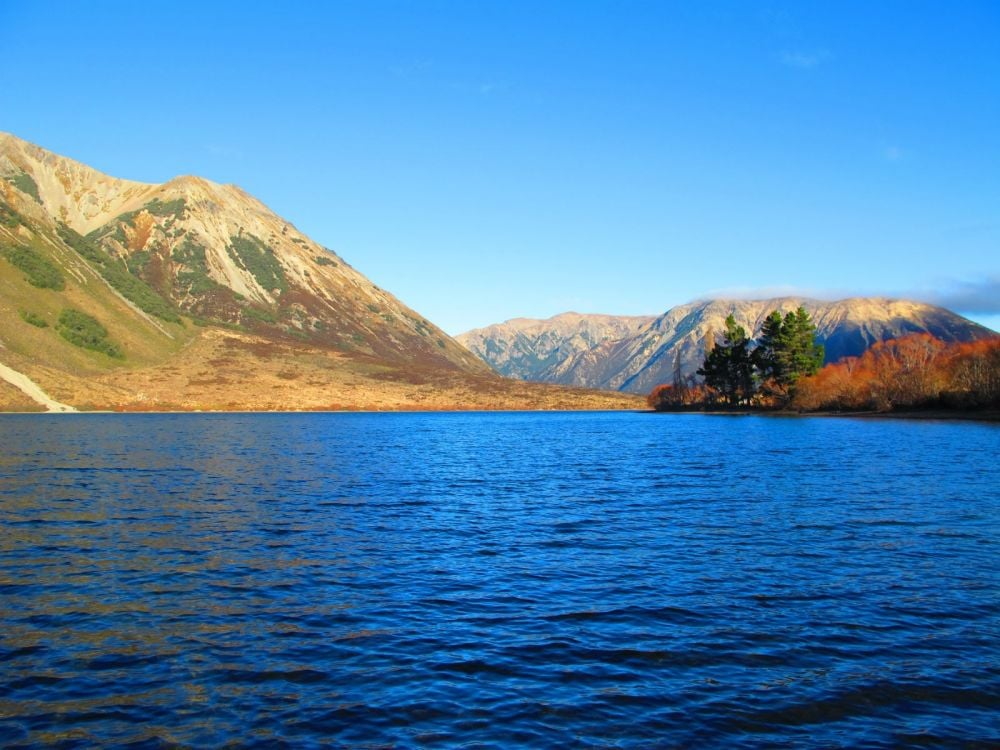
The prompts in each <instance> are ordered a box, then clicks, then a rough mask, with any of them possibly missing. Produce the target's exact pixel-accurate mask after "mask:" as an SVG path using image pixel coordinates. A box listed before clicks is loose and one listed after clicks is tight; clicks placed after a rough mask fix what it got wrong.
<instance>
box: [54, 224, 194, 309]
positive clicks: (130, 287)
mask: <svg viewBox="0 0 1000 750" xmlns="http://www.w3.org/2000/svg"><path fill="white" fill-rule="evenodd" d="M58 231H59V236H60V237H61V238H62V240H63V242H65V243H66V244H67V245H69V246H70V247H71V248H73V249H74V250H76V251H77V252H78V253H79V254H80V255H82V256H83V257H84V258H85V259H86V260H87V261H89V262H90V264H91V265H92V266H93V267H94V268H96V269H97V271H98V273H100V274H101V276H103V277H104V278H105V279H106V280H107V282H108V283H109V284H111V286H112V287H114V288H115V289H116V290H118V291H119V292H120V293H121V295H122V296H123V297H125V299H127V300H129V301H130V302H132V303H133V304H135V306H136V307H138V308H139V309H140V310H142V311H143V312H147V313H149V314H150V315H155V316H156V317H158V318H161V319H162V320H166V321H169V322H171V323H180V322H181V317H180V315H178V314H177V312H176V310H174V308H173V307H172V306H171V304H170V303H169V302H167V300H165V299H164V298H163V297H161V296H160V295H159V294H157V293H156V292H155V291H154V290H153V288H152V287H150V286H149V285H148V284H147V283H146V282H144V281H143V280H142V279H140V278H139V277H137V276H133V275H132V274H131V273H129V271H128V269H126V267H125V265H124V263H122V261H120V260H117V259H116V258H113V257H112V256H111V255H110V254H109V253H108V252H106V251H105V250H104V249H103V248H101V247H99V246H98V245H97V244H96V243H95V242H93V241H92V240H90V239H88V238H87V237H84V236H82V235H81V234H79V233H78V232H76V231H74V230H73V229H72V228H70V227H68V226H66V225H65V224H59V228H58Z"/></svg>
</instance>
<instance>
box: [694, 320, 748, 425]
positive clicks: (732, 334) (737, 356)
mask: <svg viewBox="0 0 1000 750" xmlns="http://www.w3.org/2000/svg"><path fill="white" fill-rule="evenodd" d="M698 374H699V375H701V376H702V377H704V378H705V383H706V384H707V385H709V386H710V387H712V388H715V389H716V390H718V391H719V392H720V393H721V394H722V397H723V399H724V400H725V401H726V403H728V404H730V405H732V406H735V405H736V404H739V403H741V402H744V401H747V400H749V399H750V397H751V396H753V394H754V392H755V390H756V389H755V387H754V368H753V361H752V359H751V356H750V339H748V338H747V333H746V330H745V329H744V328H743V326H740V325H737V324H736V319H735V318H734V317H733V316H732V315H730V316H729V317H727V318H726V331H725V333H724V334H723V336H722V341H721V342H720V343H718V344H716V346H715V347H714V348H713V349H712V350H711V351H709V352H708V356H706V357H705V363H704V364H703V365H702V366H701V368H700V369H699V370H698Z"/></svg>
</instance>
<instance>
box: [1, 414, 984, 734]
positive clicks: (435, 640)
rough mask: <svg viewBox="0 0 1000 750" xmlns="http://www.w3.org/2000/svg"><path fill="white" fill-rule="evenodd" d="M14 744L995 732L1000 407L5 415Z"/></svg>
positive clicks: (5, 727) (5, 638) (4, 562)
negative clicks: (833, 411)
mask: <svg viewBox="0 0 1000 750" xmlns="http://www.w3.org/2000/svg"><path fill="white" fill-rule="evenodd" d="M0 441H2V442H0V444H2V446H3V450H2V455H0V528H2V538H0V597H2V598H0V685H2V691H0V745H3V746H5V747H8V748H16V747H28V746H38V745H51V746H60V747H89V746H93V745H94V744H100V745H103V746H116V745H128V746H129V747H136V748H141V747H173V746H192V747H206V748H211V747H218V746H220V745H224V744H226V743H227V742H232V743H236V744H239V745H240V746H260V747H275V746H278V747H280V746H282V745H285V746H289V747H310V746H318V745H323V744H327V743H328V744H332V745H334V746H338V747H365V748H369V747H417V746H420V747H452V746H455V745H465V746H468V747H484V748H485V747H496V748H509V747H553V748H554V747H583V748H589V747H593V748H605V747H623V748H633V747H636V748H638V747H677V746H680V747H693V748H705V747H719V748H734V747H736V748H738V747H772V746H776V745H784V746H797V747H805V746H809V747H899V746H914V747H918V746H936V747H941V746H945V747H947V746H954V747H968V746H983V747H985V746H989V745H994V744H996V743H1000V728H998V727H1000V724H998V720H997V717H998V709H1000V645H998V633H1000V564H998V563H1000V555H998V539H1000V462H998V456H1000V426H998V425H992V424H979V423H972V422H964V423H950V422H934V421H916V420H914V421H905V420H864V419H848V418H769V417H761V416H742V417H732V416H730V417H726V416H718V417H713V416H707V415H695V414H674V415H668V414H631V413H568V414H567V413H560V414H528V413H523V414H522V413H510V414H285V415H277V414H264V415H244V414H238V415H222V414H215V415H209V414H205V415H73V416H44V415H23V416H19V415H6V416H2V417H0Z"/></svg>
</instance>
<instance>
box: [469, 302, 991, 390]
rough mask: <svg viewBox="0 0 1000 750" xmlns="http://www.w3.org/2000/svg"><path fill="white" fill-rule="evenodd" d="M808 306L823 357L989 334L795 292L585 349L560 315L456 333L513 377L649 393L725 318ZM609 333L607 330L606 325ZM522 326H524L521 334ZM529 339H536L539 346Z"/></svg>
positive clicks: (967, 324) (908, 308) (749, 324)
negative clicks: (920, 336) (927, 338)
mask: <svg viewBox="0 0 1000 750" xmlns="http://www.w3.org/2000/svg"><path fill="white" fill-rule="evenodd" d="M800 304H801V305H803V306H804V307H805V308H806V309H807V310H809V312H810V314H811V315H812V318H813V321H814V322H815V323H816V326H817V337H818V339H819V340H820V341H821V342H822V343H823V344H824V345H825V346H826V358H827V361H836V360H837V359H840V358H841V357H845V356H856V355H858V354H860V353H861V352H863V351H864V350H865V349H867V348H868V347H869V346H870V345H871V344H873V343H875V342H876V341H881V340H885V339H889V338H897V337H899V336H902V335H906V334H908V333H920V332H927V333H930V334H932V335H934V336H936V337H938V338H940V339H942V340H944V341H973V340H977V339H982V338H987V337H990V336H993V335H995V334H994V333H993V332H992V331H990V330H989V329H987V328H985V327H983V326H980V325H978V324H976V323H973V322H972V321H970V320H967V319H966V318H963V317H961V316H959V315H956V314H955V313H952V312H950V311H948V310H945V309H943V308H940V307H935V306H933V305H927V304H923V303H920V302H911V301H906V300H891V299H884V298H852V299H845V300H838V301H836V302H823V301H820V300H812V299H805V298H797V297H783V298H778V299H768V300H702V301H698V302H692V303H690V304H686V305H679V306H677V307H674V308H671V309H670V310H668V311H667V312H665V313H664V314H663V315H661V316H659V317H656V318H651V319H645V320H646V321H647V322H645V323H644V324H643V323H641V322H640V321H642V320H643V319H642V318H617V319H616V318H613V317H610V316H578V315H574V317H575V318H589V317H594V318H597V319H599V320H601V321H610V320H618V321H621V322H620V326H621V327H622V328H627V327H628V326H629V325H637V326H638V327H637V328H636V329H635V330H632V331H631V332H626V333H625V334H624V335H622V336H620V337H617V338H615V337H614V336H613V335H609V336H608V337H607V338H604V339H603V340H600V341H596V342H595V343H594V344H593V345H591V346H589V347H585V346H579V345H578V344H580V341H579V339H576V340H575V341H576V344H577V345H574V344H571V343H569V341H567V343H566V344H565V345H564V344H563V337H566V338H567V339H568V340H572V335H571V334H568V333H567V329H566V326H565V325H564V324H563V321H562V320H561V318H563V316H556V317H555V318H551V319H550V320H542V321H539V320H525V319H518V320H513V321H508V322H507V323H501V324H498V325H494V326H489V327H487V328H482V329H478V330H475V331H469V332H468V333H463V334H461V335H459V336H458V337H457V338H458V340H459V341H460V342H462V343H463V344H465V345H466V346H468V347H469V348H470V349H471V350H472V351H473V352H475V353H476V354H477V355H479V356H480V357H482V358H483V360H484V361H485V362H487V363H489V364H490V365H491V366H492V367H494V368H496V369H497V370H498V371H501V372H504V374H507V375H510V376H511V377H518V378H522V379H526V380H538V381H541V382H548V383H560V384H565V385H575V386H582V387H588V388H601V389H614V390H619V391H624V392H629V393H648V392H649V391H650V390H652V388H653V387H654V386H655V385H657V384H659V383H669V382H671V381H672V380H673V375H674V367H675V364H676V363H678V362H679V364H680V369H681V373H682V374H683V375H684V376H685V377H686V376H692V375H694V372H695V370H697V369H698V367H699V366H700V365H701V363H702V361H703V360H704V357H705V344H706V341H708V340H711V339H713V337H715V336H717V335H721V332H722V331H723V330H725V319H726V316H728V315H730V314H732V315H734V316H735V318H736V321H737V322H738V323H739V324H740V325H742V326H743V327H744V328H746V329H747V331H752V332H753V335H755V336H756V335H757V334H758V333H759V332H760V327H761V324H762V323H763V321H764V319H765V318H766V317H767V315H768V314H769V313H770V312H771V311H772V310H781V311H782V312H787V311H789V310H794V309H795V308H796V307H798V306H799V305H800ZM607 330H608V331H611V330H613V328H612V327H611V325H610V324H608V328H607ZM527 332H530V334H529V333H527ZM535 342H538V344H537V348H536V344H535Z"/></svg>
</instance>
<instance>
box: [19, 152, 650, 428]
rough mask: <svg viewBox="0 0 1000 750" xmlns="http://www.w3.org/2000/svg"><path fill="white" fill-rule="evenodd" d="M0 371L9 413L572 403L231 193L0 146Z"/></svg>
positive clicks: (197, 182)
mask: <svg viewBox="0 0 1000 750" xmlns="http://www.w3.org/2000/svg"><path fill="white" fill-rule="evenodd" d="M0 364H3V365H5V366H6V367H7V368H10V369H11V370H13V371H14V372H15V373H18V377H17V378H14V377H9V378H5V379H4V383H3V386H2V387H0V410H2V409H4V408H23V407H26V406H27V404H26V403H25V398H26V391H25V389H24V388H14V387H13V386H11V385H8V383H10V382H13V381H14V380H18V382H22V383H23V382H24V381H23V380H21V379H20V376H23V377H24V378H28V380H29V381H30V382H31V383H33V384H35V385H36V386H37V387H39V388H42V389H43V390H44V391H45V392H46V393H47V394H49V395H50V396H51V397H53V398H54V399H56V400H57V401H59V402H62V403H64V404H68V405H71V406H82V407H84V408H148V409H157V408H182V409H187V408H206V409H210V408H222V409H225V408H233V409H237V408H249V409H258V408H268V409H297V408H338V407H339V408H382V407H385V408H407V407H426V408H444V407H459V408H461V407H473V408H476V407H479V408H494V407H508V408H517V407H530V408H545V406H546V405H550V404H555V403H563V404H564V405H569V404H571V403H572V402H573V401H574V397H573V396H570V395H567V394H566V393H565V392H562V391H559V389H545V390H538V389H534V390H533V389H531V388H528V389H525V388H524V386H523V384H521V385H518V384H511V383H507V382H506V381H503V380H502V379H501V378H499V377H498V376H497V375H496V374H495V373H493V372H492V371H491V370H490V369H489V368H488V367H487V366H486V365H485V364H484V363H483V362H482V361H481V360H480V359H479V358H477V357H475V356H474V355H472V354H471V353H470V352H469V351H468V350H467V349H466V348H465V347H463V346H461V345H460V344H458V343H457V342H456V341H455V340H454V339H452V338H451V337H449V336H448V335H447V334H445V333H444V332H443V331H441V330H440V329H439V328H437V327H436V326H434V325H433V324H432V323H431V322H429V321H428V320H426V319H425V318H423V317H422V316H421V315H419V314H418V313H416V312H415V311H413V310H411V309H410V308H409V307H407V306H406V305H404V304H403V303H402V302H400V301H399V300H398V299H396V298H395V297H394V296H393V295H392V294H390V293H389V292H386V291H385V290H383V289H380V288H378V287H377V286H375V285H374V284H373V283H372V282H371V281H369V280H368V279H367V278H365V277H364V276H363V275H362V274H360V273H358V272H357V271H356V270H354V269H353V268H352V267H351V266H350V265H348V264H347V263H346V262H345V261H344V260H343V259H342V258H341V257H339V256H338V255H336V254H335V253H333V252H331V251H330V250H328V249H327V248H324V247H322V246H320V245H318V244H317V243H315V242H313V241H312V240H310V239H309V238H308V237H306V236H305V235H303V234H302V233H301V232H299V231H298V230H297V229H296V228H295V227H294V226H293V225H292V224H291V223H289V222H287V221H285V220H284V219H282V218H281V217H279V216H277V215H276V214H274V213H273V212H272V211H270V210H269V209H268V208H267V207H266V206H264V205H263V204H262V203H260V202H259V201H258V200H256V199H255V198H253V197H252V196H250V195H248V194H246V193H245V192H243V191H242V190H240V189H239V188H237V187H235V186H232V185H219V184H216V183H213V182H210V181H208V180H204V179H201V178H198V177H178V178H175V179H173V180H170V181H169V182H166V183H164V184H162V185H156V184H146V183H140V182H134V181H129V180H120V179H117V178H114V177H110V176H108V175H105V174H102V173H100V172H98V171H96V170H94V169H92V168H90V167H88V166H86V165H84V164H81V163H79V162H76V161H73V160H72V159H68V158H65V157H62V156H58V155H56V154H53V153H50V152H48V151H46V150H44V149H42V148H39V147H37V146H34V145H32V144H30V143H27V142H26V141H23V140H21V139H18V138H16V137H14V136H12V135H9V134H2V133H0ZM577 396H579V398H580V399H581V401H585V400H587V399H596V401H594V402H593V403H598V402H599V403H601V404H602V405H604V406H612V405H613V404H612V402H611V401H609V400H608V399H609V398H611V399H613V398H614V397H613V396H601V395H598V394H589V395H584V394H577ZM28 401H31V399H30V398H28ZM614 403H615V404H617V405H624V404H629V405H632V402H630V401H629V402H624V401H621V400H620V399H619V400H618V401H616V402H614Z"/></svg>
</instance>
